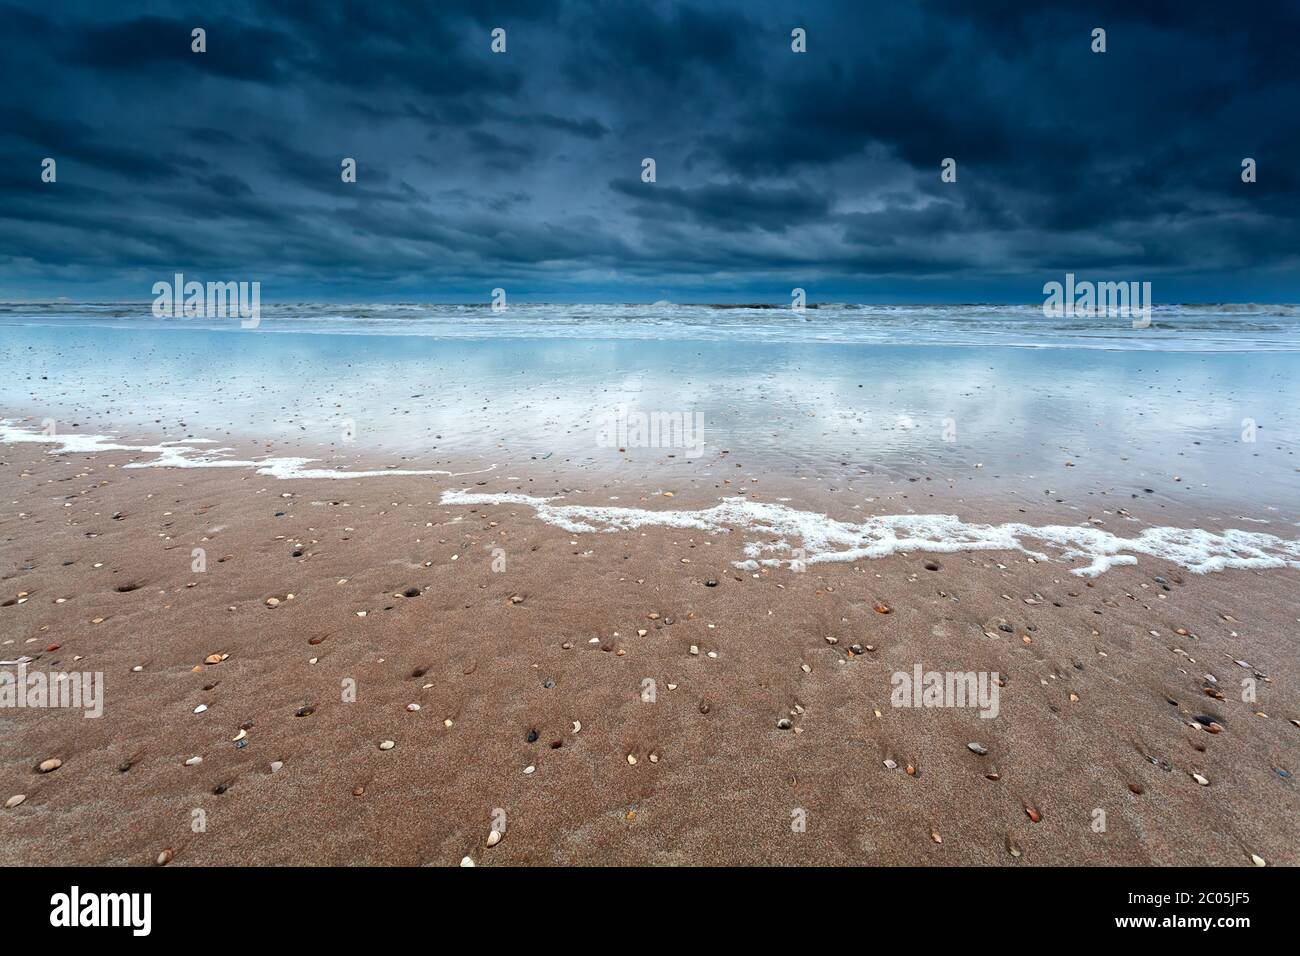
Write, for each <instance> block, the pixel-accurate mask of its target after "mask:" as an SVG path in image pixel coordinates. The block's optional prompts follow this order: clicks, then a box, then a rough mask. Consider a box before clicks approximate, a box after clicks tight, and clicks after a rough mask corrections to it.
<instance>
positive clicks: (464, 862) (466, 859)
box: [460, 856, 474, 866]
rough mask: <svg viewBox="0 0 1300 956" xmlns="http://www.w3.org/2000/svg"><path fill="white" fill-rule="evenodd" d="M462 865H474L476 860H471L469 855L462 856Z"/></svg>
mask: <svg viewBox="0 0 1300 956" xmlns="http://www.w3.org/2000/svg"><path fill="white" fill-rule="evenodd" d="M460 865H461V866H473V865H474V861H473V860H471V859H470V858H469V857H467V856H462V857H461V858H460Z"/></svg>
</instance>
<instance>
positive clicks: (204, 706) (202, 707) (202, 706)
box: [194, 704, 208, 714]
mask: <svg viewBox="0 0 1300 956" xmlns="http://www.w3.org/2000/svg"><path fill="white" fill-rule="evenodd" d="M207 709H208V705H207V704H199V706H197V707H195V708H194V713H196V714H201V713H203V712H204V711H205V710H207Z"/></svg>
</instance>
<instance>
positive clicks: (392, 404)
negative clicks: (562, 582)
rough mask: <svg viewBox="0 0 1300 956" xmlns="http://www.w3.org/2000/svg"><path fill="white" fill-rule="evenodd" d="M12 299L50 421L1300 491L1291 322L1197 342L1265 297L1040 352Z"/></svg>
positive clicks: (1259, 500) (1256, 323)
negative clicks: (407, 330) (1191, 344)
mask: <svg viewBox="0 0 1300 956" xmlns="http://www.w3.org/2000/svg"><path fill="white" fill-rule="evenodd" d="M7 308H8V309H9V310H11V311H10V313H9V315H8V317H7V318H5V317H0V366H3V368H4V369H5V375H4V377H3V380H0V414H3V415H4V416H5V417H9V418H17V417H28V416H29V417H31V418H32V419H34V423H35V424H39V423H40V421H41V420H42V419H46V418H49V419H53V420H54V422H55V425H54V427H55V428H56V429H57V430H58V431H60V432H62V433H81V434H86V433H93V434H110V435H124V434H130V435H133V436H136V438H146V437H147V438H151V439H158V438H162V439H177V438H182V437H197V438H207V439H215V440H217V441H219V442H223V443H235V442H237V441H242V442H258V443H273V444H274V445H275V447H276V454H277V455H284V454H286V450H285V448H284V446H285V444H289V445H297V446H301V447H302V449H303V451H302V454H303V455H304V456H307V457H324V458H330V457H332V456H337V455H350V456H357V455H359V454H361V453H363V452H364V453H365V454H373V455H378V456H381V457H382V456H385V455H390V456H393V457H394V459H396V458H397V457H398V456H403V457H406V458H411V459H417V460H424V459H428V460H438V461H448V462H457V463H471V462H483V461H494V462H495V461H508V460H516V461H517V460H520V459H524V460H527V459H530V458H538V459H542V458H546V457H547V456H554V457H555V458H556V459H557V460H564V461H568V462H570V463H571V464H573V465H574V466H576V467H580V468H592V469H601V468H617V467H620V466H621V465H622V464H625V463H627V462H629V461H632V462H635V463H636V465H637V467H640V468H643V469H645V470H646V471H647V472H653V471H654V469H655V468H657V467H664V468H667V467H669V466H671V467H672V468H674V469H678V470H680V469H681V468H683V467H687V466H690V467H693V468H695V469H697V470H705V471H707V470H708V469H713V470H715V471H716V470H718V469H721V468H723V467H726V468H732V467H734V464H736V463H744V465H745V466H746V467H747V468H754V469H759V470H762V471H766V472H774V473H779V474H783V475H789V476H795V475H810V474H815V475H823V476H830V477H837V476H846V475H847V476H872V475H880V476H887V477H891V478H900V477H915V476H924V477H929V476H931V475H934V476H936V477H941V476H945V475H946V476H952V475H969V474H971V473H972V472H973V471H974V470H979V471H980V473H981V475H982V476H984V477H985V478H986V480H988V481H990V482H991V481H994V480H995V479H996V480H998V481H1006V482H1017V483H1021V484H1025V483H1029V484H1032V485H1034V486H1035V487H1036V488H1039V490H1041V491H1043V492H1055V491H1058V490H1063V489H1069V488H1104V489H1107V490H1109V491H1111V492H1124V493H1125V495H1126V496H1127V494H1128V493H1135V494H1150V493H1156V494H1168V495H1179V496H1183V497H1185V498H1190V497H1194V496H1197V495H1201V496H1205V497H1206V498H1210V499H1215V500H1220V501H1228V502H1240V503H1241V504H1242V505H1243V507H1244V506H1247V505H1250V506H1267V507H1271V508H1280V509H1287V510H1294V509H1295V508H1296V507H1297V506H1298V505H1300V472H1298V471H1297V468H1298V467H1300V457H1298V456H1297V453H1296V450H1297V447H1300V420H1298V418H1300V416H1298V413H1297V409H1300V352H1298V351H1290V350H1285V349H1284V348H1283V344H1284V342H1285V341H1289V340H1290V339H1291V338H1294V336H1295V332H1294V326H1295V325H1296V320H1295V319H1294V318H1292V319H1289V320H1288V322H1289V325H1287V323H1285V322H1283V321H1282V319H1281V318H1279V316H1278V315H1276V314H1274V315H1272V318H1271V319H1270V320H1269V321H1270V322H1271V323H1272V326H1273V328H1272V331H1270V332H1268V333H1267V334H1268V336H1269V337H1270V341H1271V346H1270V347H1269V348H1268V349H1265V350H1260V349H1256V348H1251V349H1248V350H1244V351H1226V350H1224V349H1222V348H1210V347H1206V345H1205V343H1207V342H1210V341H1211V340H1215V341H1219V340H1223V339H1225V338H1230V337H1231V335H1230V333H1229V332H1228V331H1227V329H1228V328H1229V326H1230V325H1231V324H1232V323H1236V322H1240V321H1247V322H1249V323H1252V326H1253V327H1256V332H1255V333H1252V334H1255V335H1259V334H1263V333H1261V332H1259V329H1258V327H1260V326H1261V320H1260V319H1259V317H1258V316H1257V315H1255V314H1254V313H1250V312H1246V313H1245V315H1246V318H1245V319H1242V317H1241V316H1242V313H1238V312H1231V311H1229V312H1225V313H1223V314H1224V315H1225V316H1228V318H1226V319H1224V320H1223V321H1222V322H1219V324H1218V325H1217V326H1215V328H1216V331H1214V332H1213V333H1212V334H1211V333H1209V332H1205V331H1202V332H1201V333H1199V334H1200V335H1201V339H1202V341H1201V346H1200V347H1197V348H1195V349H1192V350H1187V351H1185V350H1182V349H1178V350H1173V349H1172V348H1165V349H1164V350H1152V349H1151V348H1147V347H1143V348H1141V349H1110V348H1096V347H1072V346H1070V345H1068V344H1067V342H1066V341H1065V338H1064V337H1058V338H1057V339H1056V340H1054V343H1053V347H1049V348H1044V347H1018V346H1008V345H1005V344H990V345H985V346H982V347H981V346H973V345H956V344H940V343H939V342H937V341H930V342H927V343H926V344H908V345H880V344H871V343H867V342H862V341H855V340H853V339H852V336H843V337H842V340H838V341H835V342H833V343H832V342H825V341H807V340H806V336H805V337H804V338H796V337H794V335H793V333H791V334H788V335H787V334H779V335H768V334H761V333H756V334H753V335H750V334H746V335H745V337H744V338H743V339H742V338H741V337H740V331H739V330H738V327H733V328H732V331H731V332H730V333H729V337H722V338H718V337H716V336H714V334H713V333H714V332H717V331H718V330H717V329H714V330H713V331H712V332H710V334H709V335H707V336H703V335H695V337H687V336H685V335H683V334H681V332H680V329H679V330H677V331H676V332H674V333H673V334H671V335H669V336H667V337H661V338H658V339H650V338H640V337H631V336H628V335H624V334H623V333H622V331H618V330H619V329H620V328H621V326H619V322H618V321H615V320H610V321H606V322H605V323H604V325H603V326H602V328H603V330H604V332H605V333H608V334H604V335H599V334H598V337H594V338H575V337H569V336H567V335H564V336H562V335H547V336H545V337H519V336H506V335H502V334H499V333H498V332H493V333H492V334H489V335H484V336H479V337H468V336H467V335H465V334H463V333H465V332H466V330H467V329H469V328H479V329H480V331H481V324H482V321H488V322H494V321H497V320H496V319H495V318H493V317H492V316H491V313H486V315H483V316H479V317H477V318H475V319H474V320H473V321H469V322H467V323H462V326H463V327H461V326H457V331H456V332H455V333H454V334H448V335H442V334H435V333H434V332H432V331H430V329H429V328H428V327H426V328H425V329H424V331H423V332H422V333H421V334H418V335H390V334H361V332H360V329H361V328H364V327H365V326H366V323H367V322H370V321H371V319H369V318H365V317H362V318H357V317H355V316H354V317H352V318H351V319H349V320H348V321H347V324H346V330H345V331H339V332H338V334H331V333H333V332H335V331H338V330H337V329H335V328H334V327H332V326H331V322H329V321H325V322H318V323H316V324H315V326H314V327H313V330H312V331H310V332H306V331H298V332H290V331H284V330H283V328H284V327H283V326H279V327H276V328H277V329H278V331H274V332H270V334H268V326H269V325H271V324H272V323H270V322H268V321H266V320H264V321H263V324H262V326H261V327H259V328H258V329H249V330H241V329H238V328H237V327H235V328H231V327H230V323H226V324H225V326H224V327H222V328H220V329H215V328H199V327H196V326H195V325H193V324H190V325H185V324H177V323H171V324H164V323H157V322H148V321H143V322H142V323H141V324H142V325H143V326H144V327H138V328H123V327H120V326H121V325H122V324H123V322H126V324H131V323H130V322H129V321H127V320H125V319H124V318H123V317H122V316H118V315H110V316H108V317H107V318H103V319H93V318H88V317H87V315H86V314H84V313H82V314H78V315H77V316H75V317H74V318H66V320H63V321H59V320H53V319H51V320H50V321H45V322H42V323H35V324H34V323H33V322H31V321H29V319H30V314H29V313H30V312H31V310H32V308H33V307H30V306H25V307H22V308H23V309H25V310H27V311H26V312H23V313H22V314H21V315H16V314H15V312H14V311H13V310H15V309H17V308H18V307H14V306H9V307H7ZM104 308H109V307H104ZM317 308H319V307H317ZM409 308H414V307H409ZM444 308H447V307H444ZM546 308H548V309H557V308H558V307H546ZM584 308H586V309H588V310H589V309H591V308H592V307H584ZM606 308H608V307H606ZM645 308H647V307H641V309H643V310H644V309H645ZM981 308H991V307H981ZM1270 308H1273V309H1274V310H1275V312H1276V310H1277V309H1284V308H1287V307H1270ZM128 311H129V310H128ZM138 311H139V309H138V307H136V308H135V312H138ZM354 311H361V310H354ZM477 311H478V312H480V313H481V312H484V311H485V310H477ZM512 311H513V310H512ZM660 311H663V310H662V309H661V310H660ZM697 311H700V310H697ZM930 311H931V312H934V311H936V310H934V309H930ZM507 314H509V313H507ZM721 314H722V315H723V316H724V321H725V322H728V323H737V322H742V321H743V319H742V318H741V317H739V316H738V315H737V313H733V312H731V311H724V312H722V313H721ZM758 316H759V321H767V320H768V318H769V317H770V312H768V311H766V310H765V311H763V312H759V313H758ZM382 321H386V322H399V321H405V322H407V323H408V324H409V323H411V322H412V321H413V320H412V319H411V318H410V317H407V318H406V319H392V318H385V319H383V320H382ZM537 321H541V320H540V319H538V320H537ZM590 321H591V319H590V316H586V317H584V318H582V320H581V322H585V323H588V325H590ZM628 321H632V322H634V323H635V322H640V321H641V320H639V319H636V320H628ZM692 321H695V320H694V319H693V320H692ZM780 321H788V319H781V320H780ZM819 321H821V320H820V318H818V319H816V320H815V321H814V322H811V323H804V322H803V321H802V320H799V325H801V326H802V325H816V324H817V323H818V322H819ZM844 321H847V320H844ZM963 321H966V320H965V319H963ZM1017 321H1020V320H1017ZM1043 321H1045V320H1043V319H1042V317H1041V314H1040V315H1039V316H1038V322H1039V323H1041V322H1043ZM1203 321H1205V322H1207V323H1208V324H1211V325H1213V324H1214V322H1212V321H1211V320H1209V319H1204V317H1203ZM6 322H9V323H16V324H4V323H6ZM1225 322H1226V323H1228V324H1227V325H1225V324H1224V323H1225ZM476 323H477V325H476ZM338 324H339V323H335V325H338ZM435 324H436V323H435ZM526 324H527V323H525V325H526ZM579 324H581V323H579ZM1262 324H1263V325H1267V324H1269V323H1262ZM687 326H690V323H687ZM1284 326H1285V327H1286V328H1287V329H1289V331H1285V332H1284V331H1283V327H1284ZM592 328H593V329H594V327H592ZM694 328H695V332H697V333H698V332H699V328H698V327H694ZM746 329H749V327H748V326H746ZM611 330H614V331H611ZM930 331H931V332H932V331H933V329H931V330H930ZM929 334H930V333H929V332H927V335H929ZM1137 334H1139V330H1133V331H1132V332H1130V333H1129V335H1130V337H1131V336H1132V335H1137ZM904 338H907V336H904ZM984 340H985V341H988V342H1002V341H1004V339H1003V338H1002V337H1001V336H1000V335H998V334H996V333H990V334H988V335H986V336H985V337H984ZM1093 344H1094V345H1095V342H1094V343H1093ZM638 412H643V413H647V414H648V413H652V412H660V413H667V414H668V415H671V416H676V417H677V419H678V422H679V424H692V425H693V424H694V423H696V422H698V423H699V424H700V428H701V431H700V434H699V435H698V436H690V437H698V438H699V439H701V440H702V445H695V444H694V443H688V442H686V441H684V440H683V439H684V438H686V437H687V436H684V435H682V434H681V433H680V432H678V433H674V434H667V433H665V434H660V435H659V436H657V437H658V438H659V439H660V444H658V445H653V444H652V445H651V446H650V447H645V446H643V445H642V444H641V443H639V442H638V441H637V436H636V434H635V428H631V429H630V430H629V429H626V428H625V429H624V431H622V432H620V431H619V429H618V428H617V425H618V422H619V420H620V415H621V416H622V418H621V420H622V421H623V422H624V424H625V425H627V424H629V423H631V424H635V422H636V421H637V419H636V415H637V413H638ZM643 437H648V438H650V439H653V438H654V437H655V436H643ZM1252 438H1253V440H1250V439H1252ZM664 442H666V443H667V444H664ZM620 447H622V448H623V449H624V451H622V452H620V450H619V448H620ZM724 450H726V451H727V452H729V455H727V456H724V455H722V452H723V451H724ZM697 453H698V454H697ZM1175 479H1177V480H1175ZM1040 486H1041V487H1040ZM1147 489H1151V491H1148V490H1147Z"/></svg>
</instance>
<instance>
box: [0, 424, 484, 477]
mask: <svg viewBox="0 0 1300 956" xmlns="http://www.w3.org/2000/svg"><path fill="white" fill-rule="evenodd" d="M6 442H7V443H15V444H16V443H29V444H31V443H38V444H47V445H53V446H55V447H53V448H51V449H50V454H51V455H66V454H97V453H99V452H105V451H131V452H137V453H141V454H146V455H157V456H158V457H156V458H154V459H153V460H152V461H133V462H130V463H129V464H127V465H124V466H123V467H125V468H252V469H253V470H254V471H256V472H257V474H259V475H267V476H268V477H271V478H281V479H289V478H329V479H334V478H382V477H385V476H388V475H445V476H447V477H450V478H460V477H464V476H467V475H481V474H483V473H485V472H489V471H492V470H493V469H494V468H496V465H489V466H488V467H487V468H483V469H480V470H479V471H462V472H451V471H443V470H441V469H437V468H384V469H382V470H378V471H345V470H343V469H339V468H309V467H307V466H308V465H310V464H311V463H312V462H314V461H319V459H317V458H277V457H272V456H267V457H266V458H258V459H241V458H228V457H219V456H221V455H223V453H224V452H226V451H229V449H225V448H221V449H213V450H211V451H209V452H208V453H206V454H199V453H198V450H197V449H196V448H194V447H192V446H194V445H209V444H214V442H213V440H212V439H210V438H184V439H177V440H173V441H166V442H161V443H159V444H157V445H123V444H121V443H119V442H117V441H115V440H114V439H113V438H111V437H110V436H108V435H66V434H57V435H47V434H45V433H44V432H39V431H33V430H32V429H27V428H21V427H19V426H18V425H17V424H16V423H15V422H13V421H12V420H10V419H0V443H6Z"/></svg>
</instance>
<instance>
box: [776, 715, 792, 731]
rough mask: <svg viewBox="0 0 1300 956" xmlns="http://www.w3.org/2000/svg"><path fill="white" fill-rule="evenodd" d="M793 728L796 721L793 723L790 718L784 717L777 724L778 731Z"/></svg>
mask: <svg viewBox="0 0 1300 956" xmlns="http://www.w3.org/2000/svg"><path fill="white" fill-rule="evenodd" d="M793 726H794V721H792V720H791V719H790V718H789V717H782V718H781V719H780V720H778V721H777V722H776V727H777V729H778V730H789V729H790V728H791V727H793Z"/></svg>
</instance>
